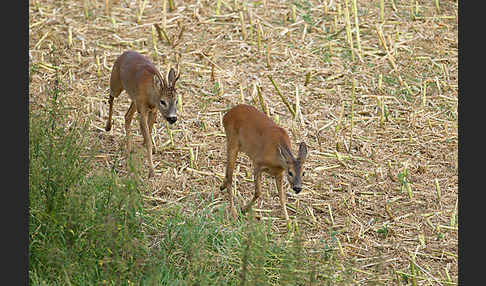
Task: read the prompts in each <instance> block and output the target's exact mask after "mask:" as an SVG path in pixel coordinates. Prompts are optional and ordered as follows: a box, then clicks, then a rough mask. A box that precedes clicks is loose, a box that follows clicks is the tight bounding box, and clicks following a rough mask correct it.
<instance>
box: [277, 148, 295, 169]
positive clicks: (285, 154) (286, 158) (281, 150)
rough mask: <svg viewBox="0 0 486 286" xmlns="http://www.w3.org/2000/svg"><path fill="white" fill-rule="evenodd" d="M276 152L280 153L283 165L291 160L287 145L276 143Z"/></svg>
mask: <svg viewBox="0 0 486 286" xmlns="http://www.w3.org/2000/svg"><path fill="white" fill-rule="evenodd" d="M277 150H278V153H279V154H280V159H281V160H282V163H283V165H284V166H287V165H288V164H289V162H291V161H292V153H290V150H289V148H287V146H283V145H278V146H277Z"/></svg>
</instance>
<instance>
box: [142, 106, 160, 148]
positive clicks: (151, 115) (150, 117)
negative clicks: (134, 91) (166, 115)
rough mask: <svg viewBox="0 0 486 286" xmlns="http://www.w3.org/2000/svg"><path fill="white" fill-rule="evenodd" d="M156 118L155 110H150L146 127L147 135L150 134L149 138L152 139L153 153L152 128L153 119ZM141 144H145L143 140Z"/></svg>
mask: <svg viewBox="0 0 486 286" xmlns="http://www.w3.org/2000/svg"><path fill="white" fill-rule="evenodd" d="M156 118H157V110H150V111H149V113H148V128H149V135H150V140H151V141H152V147H153V148H152V153H155V143H154V138H153V137H152V136H153V135H152V130H153V127H154V123H155V119H156ZM143 144H146V143H145V141H144V142H143Z"/></svg>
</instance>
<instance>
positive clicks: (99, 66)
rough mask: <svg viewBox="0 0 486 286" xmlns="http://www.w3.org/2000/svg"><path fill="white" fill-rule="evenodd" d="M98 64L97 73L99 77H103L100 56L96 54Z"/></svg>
mask: <svg viewBox="0 0 486 286" xmlns="http://www.w3.org/2000/svg"><path fill="white" fill-rule="evenodd" d="M96 66H97V71H96V75H97V76H98V77H101V64H100V57H99V56H96Z"/></svg>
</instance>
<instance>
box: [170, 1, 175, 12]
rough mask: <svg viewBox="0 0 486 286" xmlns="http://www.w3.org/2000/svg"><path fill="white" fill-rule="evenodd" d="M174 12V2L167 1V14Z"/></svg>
mask: <svg viewBox="0 0 486 286" xmlns="http://www.w3.org/2000/svg"><path fill="white" fill-rule="evenodd" d="M174 10H175V5H174V0H169V12H172V11H174Z"/></svg>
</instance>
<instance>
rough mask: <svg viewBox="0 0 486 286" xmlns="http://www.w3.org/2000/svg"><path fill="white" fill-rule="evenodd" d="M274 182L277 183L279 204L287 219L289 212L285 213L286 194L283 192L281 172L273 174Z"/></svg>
mask: <svg viewBox="0 0 486 286" xmlns="http://www.w3.org/2000/svg"><path fill="white" fill-rule="evenodd" d="M275 184H276V185H277V189H278V195H279V197H280V205H281V206H282V210H283V213H284V216H285V220H287V221H289V214H288V213H287V207H286V205H285V203H286V202H287V194H286V193H285V190H284V189H283V188H282V184H283V175H282V174H279V175H276V176H275Z"/></svg>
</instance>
